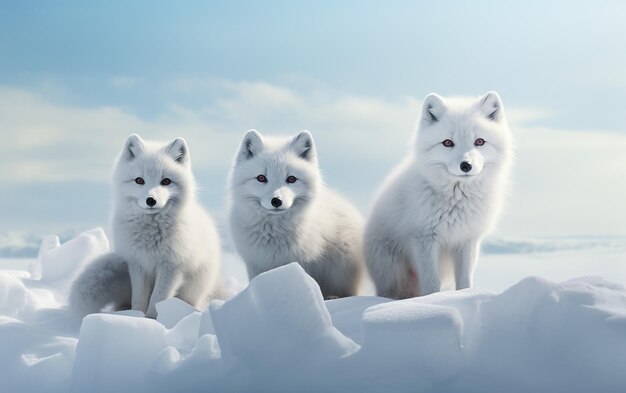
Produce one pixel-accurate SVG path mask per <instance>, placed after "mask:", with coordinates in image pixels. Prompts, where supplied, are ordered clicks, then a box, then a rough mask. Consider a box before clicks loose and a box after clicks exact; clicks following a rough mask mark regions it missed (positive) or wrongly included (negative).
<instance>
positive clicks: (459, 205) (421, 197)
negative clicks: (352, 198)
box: [364, 92, 512, 298]
mask: <svg viewBox="0 0 626 393" xmlns="http://www.w3.org/2000/svg"><path fill="white" fill-rule="evenodd" d="M511 157H512V147H511V134H510V131H509V128H508V126H507V122H506V119H505V116H504V108H503V106H502V101H501V100H500V97H499V96H498V94H497V93H495V92H490V93H487V94H486V95H485V96H483V97H480V98H478V99H472V98H449V99H444V98H443V97H440V96H438V95H436V94H430V95H428V96H427V97H426V99H425V101H424V105H423V108H422V115H421V119H420V120H419V129H418V132H417V137H416V138H415V141H414V145H413V146H412V149H411V151H410V153H409V155H408V157H407V158H406V159H405V160H404V161H403V162H402V163H401V164H400V165H399V166H398V167H397V168H396V169H395V170H394V171H393V172H392V173H391V175H390V176H389V177H388V179H387V180H386V182H385V183H384V185H383V186H382V187H381V189H380V191H379V192H378V196H377V198H376V200H375V203H374V205H373V208H372V210H371V214H370V216H369V218H368V221H367V224H366V228H365V236H364V239H365V240H364V244H365V258H366V262H367V266H368V270H369V273H370V275H371V277H372V279H373V281H374V283H375V285H376V291H377V293H378V295H380V296H386V297H391V298H408V297H414V296H418V295H420V296H421V295H427V294H430V293H433V292H437V291H439V290H440V289H441V281H442V278H443V279H445V278H448V277H447V274H448V273H451V272H452V271H454V279H455V282H456V288H457V289H462V288H468V287H470V286H472V279H473V271H474V268H475V266H476V261H477V258H478V253H479V247H480V242H481V240H482V238H483V237H484V236H485V235H486V234H487V233H488V231H489V230H490V229H491V227H492V226H493V224H494V223H495V220H496V218H497V216H498V214H499V211H500V210H501V201H502V196H503V193H504V187H505V183H506V179H507V174H508V170H509V167H510V161H511Z"/></svg>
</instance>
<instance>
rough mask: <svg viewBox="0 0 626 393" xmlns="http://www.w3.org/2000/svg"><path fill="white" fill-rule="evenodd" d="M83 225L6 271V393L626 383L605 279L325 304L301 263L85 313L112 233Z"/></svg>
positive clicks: (623, 293)
mask: <svg viewBox="0 0 626 393" xmlns="http://www.w3.org/2000/svg"><path fill="white" fill-rule="evenodd" d="M89 236H92V237H91V238H89V239H88V238H86V237H83V238H82V239H83V240H80V241H77V242H66V243H65V244H63V245H60V246H59V245H58V243H57V242H56V241H55V239H51V240H50V241H48V242H47V243H46V245H44V246H43V247H42V255H49V256H47V257H45V258H47V259H45V260H46V261H53V262H51V264H50V269H52V270H49V275H48V276H47V277H48V280H47V281H46V270H43V273H44V274H43V276H42V279H41V280H35V279H28V278H20V277H19V276H15V275H10V274H3V273H2V271H0V348H1V349H2V350H1V351H0V381H2V382H1V385H0V387H1V389H0V390H2V391H7V392H12V391H23V392H70V391H72V392H86V391H90V392H91V391H93V392H109V391H116V392H171V391H207V390H210V391H219V392H241V391H259V392H264V391H271V392H294V391H298V392H309V391H311V392H313V391H316V392H319V391H342V392H380V391H392V392H432V391H437V392H503V391H506V392H518V391H519V392H527V391H533V392H554V391H567V392H589V391H602V392H621V391H623V390H624V389H623V388H624V386H626V373H624V372H623V367H624V364H626V290H625V289H624V287H623V286H621V285H618V284H614V283H612V282H609V281H606V280H604V279H602V278H599V277H581V278H577V279H572V280H568V281H565V282H562V283H556V282H552V281H548V280H545V279H542V278H539V277H527V278H525V279H523V280H521V281H520V282H518V283H517V284H515V285H513V286H512V287H510V288H508V289H507V290H505V291H504V292H502V293H499V294H496V293H491V292H485V291H481V290H478V289H467V290H463V291H452V292H440V293H436V294H433V295H429V296H426V297H422V298H414V299H406V300H401V301H391V300H389V299H384V298H380V297H372V296H369V297H367V296H357V297H351V298H345V299H336V300H330V301H324V300H323V298H322V295H321V292H320V289H319V287H318V286H317V283H316V282H315V281H314V280H313V279H312V278H311V277H309V276H308V275H307V274H306V273H305V272H304V270H303V269H302V268H301V267H300V265H299V264H297V263H293V264H289V265H286V266H283V267H281V268H278V269H274V270H272V271H269V272H266V273H264V274H261V275H259V276H258V277H256V278H255V279H254V280H252V281H251V282H250V284H249V285H248V286H247V287H246V288H245V289H243V290H242V291H241V292H239V293H238V294H236V295H234V296H233V297H232V298H230V299H228V300H226V301H223V300H215V301H213V302H211V304H210V305H209V307H208V308H207V309H206V310H200V311H198V310H195V309H193V307H191V306H189V305H188V304H186V303H184V302H182V301H180V300H179V299H169V300H166V301H164V302H161V303H159V304H158V305H157V310H158V316H157V319H156V320H152V319H146V318H144V317H143V315H142V314H141V313H138V312H134V311H124V312H117V313H112V314H106V313H103V314H92V315H89V316H87V317H85V318H84V320H83V321H82V323H81V321H77V320H74V319H71V318H69V317H68V315H67V314H68V313H67V311H65V310H64V309H63V307H62V302H63V301H62V300H60V299H62V293H63V291H65V290H67V288H65V287H63V285H65V284H63V283H64V282H67V280H66V279H64V278H63V277H67V276H71V275H72V274H73V272H72V270H73V269H76V268H77V267H78V266H80V264H81V263H82V258H83V257H85V255H87V254H89V255H91V256H94V255H96V254H98V253H99V252H103V251H104V250H105V248H106V247H104V245H107V247H108V244H107V243H106V242H104V241H103V240H104V239H106V238H101V237H100V238H99V235H98V234H97V233H96V234H93V233H92V234H89ZM63 247H65V250H63V251H62V252H61V249H63ZM53 252H54V254H50V253H53ZM50 255H57V256H56V257H53V256H50ZM61 255H66V256H68V257H69V258H70V259H71V263H70V261H69V260H68V259H64V258H62V257H61ZM53 266H54V267H55V268H53ZM72 266H73V267H72ZM57 269H58V271H57ZM55 277H56V278H55ZM67 285H69V283H68V284H67Z"/></svg>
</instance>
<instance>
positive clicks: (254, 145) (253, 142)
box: [237, 130, 263, 160]
mask: <svg viewBox="0 0 626 393" xmlns="http://www.w3.org/2000/svg"><path fill="white" fill-rule="evenodd" d="M261 150H263V137H262V136H261V134H259V132H258V131H257V130H250V131H248V132H247V133H246V135H244V137H243V141H242V142H241V147H240V148H239V154H238V155H237V159H239V160H248V159H250V158H252V157H254V156H255V155H257V154H259V152H260V151H261Z"/></svg>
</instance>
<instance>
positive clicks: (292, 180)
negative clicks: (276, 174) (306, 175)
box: [287, 176, 298, 183]
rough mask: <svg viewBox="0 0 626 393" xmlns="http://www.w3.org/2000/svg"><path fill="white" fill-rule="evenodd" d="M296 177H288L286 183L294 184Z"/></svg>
mask: <svg viewBox="0 0 626 393" xmlns="http://www.w3.org/2000/svg"><path fill="white" fill-rule="evenodd" d="M296 180H298V179H296V177H295V176H288V177H287V183H295V182H296Z"/></svg>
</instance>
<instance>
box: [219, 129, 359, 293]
mask: <svg viewBox="0 0 626 393" xmlns="http://www.w3.org/2000/svg"><path fill="white" fill-rule="evenodd" d="M259 175H263V176H265V177H266V179H267V181H266V182H262V181H259V180H258V176H259ZM289 176H294V177H295V178H296V179H297V180H296V181H295V182H293V183H289V182H288V181H287V179H288V178H289ZM275 198H277V199H279V200H280V203H281V204H280V206H274V205H272V200H273V199H275ZM230 204H231V206H230V229H231V234H232V238H233V241H234V243H235V246H236V248H237V251H238V252H239V254H240V255H241V256H242V257H243V259H244V261H245V263H246V266H247V270H248V276H249V278H250V279H252V278H254V277H255V276H257V275H258V274H260V273H263V272H265V271H267V270H270V269H273V268H276V267H278V266H282V265H285V264H288V263H290V262H294V261H296V262H299V263H300V265H302V267H303V268H304V270H305V271H306V272H307V273H308V274H310V275H311V276H312V277H313V278H314V279H315V280H316V281H317V283H318V284H319V285H320V287H321V290H322V293H323V295H324V296H325V297H326V298H328V297H334V296H337V297H343V296H350V295H354V294H356V292H357V289H358V285H359V281H360V278H361V273H362V271H363V270H364V269H365V267H364V265H363V260H362V252H361V249H362V247H361V240H362V227H363V219H362V217H361V215H360V214H359V213H358V212H357V210H356V209H355V208H354V207H353V206H352V205H350V203H348V202H347V201H346V200H344V199H343V198H341V197H339V196H338V195H337V194H335V193H334V192H332V191H330V190H329V189H328V188H326V187H325V186H324V185H323V183H322V178H321V175H320V171H319V168H318V162H317V154H316V150H315V144H314V143H313V136H312V135H311V134H310V133H309V132H308V131H302V132H300V133H299V134H298V135H297V136H295V137H294V138H290V139H280V138H271V137H263V136H261V134H259V133H258V132H257V131H255V130H251V131H249V132H248V133H247V134H246V135H245V137H244V139H243V142H242V143H241V147H240V149H239V152H238V153H237V156H236V157H235V160H234V164H233V169H232V171H231V175H230Z"/></svg>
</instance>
